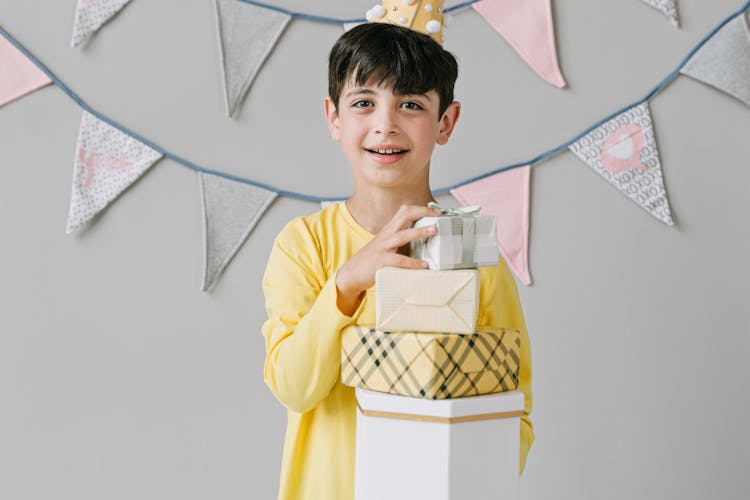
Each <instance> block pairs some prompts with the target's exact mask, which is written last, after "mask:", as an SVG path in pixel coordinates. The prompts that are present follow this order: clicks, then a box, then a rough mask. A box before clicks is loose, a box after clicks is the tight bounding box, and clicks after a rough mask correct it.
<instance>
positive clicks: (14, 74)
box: [0, 35, 50, 106]
mask: <svg viewBox="0 0 750 500" xmlns="http://www.w3.org/2000/svg"><path fill="white" fill-rule="evenodd" d="M49 84H50V79H49V78H48V77H47V75H45V74H44V72H42V70H40V69H39V68H37V67H36V65H35V64H34V63H33V62H31V61H30V60H29V59H28V58H27V57H26V56H25V55H23V54H22V53H21V51H20V50H18V49H17V48H16V47H15V46H13V44H12V43H10V42H9V41H8V40H6V39H5V37H4V36H2V35H0V106H3V105H5V104H8V103H9V102H11V101H14V100H16V99H18V98H19V97H22V96H25V95H26V94H28V93H29V92H33V91H34V90H36V89H38V88H40V87H44V86H45V85H49Z"/></svg>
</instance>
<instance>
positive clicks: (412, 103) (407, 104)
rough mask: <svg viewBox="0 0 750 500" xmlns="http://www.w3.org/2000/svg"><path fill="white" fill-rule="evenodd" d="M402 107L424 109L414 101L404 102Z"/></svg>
mask: <svg viewBox="0 0 750 500" xmlns="http://www.w3.org/2000/svg"><path fill="white" fill-rule="evenodd" d="M401 106H403V107H404V108H406V109H422V105H421V104H419V103H418V102H414V101H404V102H403V103H401Z"/></svg>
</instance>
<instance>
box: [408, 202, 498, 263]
mask: <svg viewBox="0 0 750 500" xmlns="http://www.w3.org/2000/svg"><path fill="white" fill-rule="evenodd" d="M429 206H430V207H432V208H438V209H440V210H442V211H443V215H441V216H439V217H422V218H421V219H419V220H417V221H416V222H415V223H414V227H424V226H429V225H432V224H435V225H437V234H435V236H430V237H429V238H421V239H418V240H414V241H412V242H411V245H410V249H411V252H410V254H411V256H412V257H414V258H417V259H422V260H424V261H425V262H427V265H428V266H429V268H430V269H470V268H475V267H482V266H496V265H497V264H498V261H499V259H500V254H499V252H498V249H497V229H496V227H495V217H494V216H492V215H484V214H480V213H479V208H480V207H478V206H470V207H462V208H456V209H452V208H441V207H440V206H439V205H437V204H436V203H430V204H429Z"/></svg>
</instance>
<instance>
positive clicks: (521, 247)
mask: <svg viewBox="0 0 750 500" xmlns="http://www.w3.org/2000/svg"><path fill="white" fill-rule="evenodd" d="M530 179H531V165H526V166H524V167H519V168H514V169H511V170H505V171H503V172H500V173H497V174H495V175H491V176H489V177H485V178H484V179H479V180H478V181H475V182H471V183H469V184H465V185H463V186H461V187H458V188H456V189H451V194H452V195H453V196H455V198H456V199H457V200H458V201H459V202H461V203H462V204H463V205H479V206H481V207H482V209H481V210H480V213H483V214H488V215H494V216H495V219H496V221H497V244H498V249H499V250H500V253H501V254H502V255H503V258H504V259H505V261H506V262H507V263H508V266H509V267H510V268H511V269H512V270H513V272H514V273H515V275H516V276H517V277H518V279H519V280H521V282H522V283H523V284H524V285H527V286H528V285H530V284H531V275H530V273H529V199H530V191H529V184H530Z"/></svg>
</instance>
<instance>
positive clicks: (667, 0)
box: [641, 0, 680, 28]
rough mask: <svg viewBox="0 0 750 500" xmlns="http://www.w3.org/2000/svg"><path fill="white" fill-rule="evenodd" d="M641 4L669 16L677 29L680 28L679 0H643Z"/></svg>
mask: <svg viewBox="0 0 750 500" xmlns="http://www.w3.org/2000/svg"><path fill="white" fill-rule="evenodd" d="M641 2H643V3H645V4H648V5H650V6H651V7H653V8H655V9H656V10H658V11H659V12H661V13H662V14H664V15H665V16H667V17H668V18H669V20H670V21H672V24H674V26H675V28H679V27H680V19H679V18H678V17H677V0H641Z"/></svg>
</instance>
